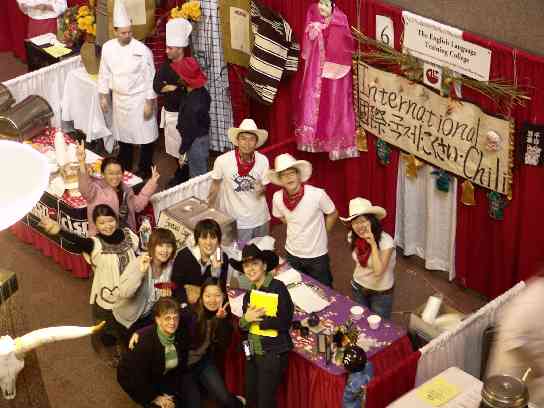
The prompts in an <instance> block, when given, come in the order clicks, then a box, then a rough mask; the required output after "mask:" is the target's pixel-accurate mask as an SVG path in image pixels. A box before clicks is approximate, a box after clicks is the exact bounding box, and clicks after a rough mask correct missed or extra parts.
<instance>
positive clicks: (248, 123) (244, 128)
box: [228, 119, 268, 149]
mask: <svg viewBox="0 0 544 408" xmlns="http://www.w3.org/2000/svg"><path fill="white" fill-rule="evenodd" d="M242 132H247V133H253V134H254V135H255V136H257V149H258V148H259V147H261V146H262V145H263V144H265V142H266V140H267V139H268V132H267V131H266V130H264V129H258V128H257V125H256V124H255V122H254V121H253V119H244V120H243V121H242V123H240V127H237V128H235V127H231V128H230V129H229V130H228V135H229V140H230V142H231V143H232V144H233V145H234V146H238V134H239V133H242Z"/></svg>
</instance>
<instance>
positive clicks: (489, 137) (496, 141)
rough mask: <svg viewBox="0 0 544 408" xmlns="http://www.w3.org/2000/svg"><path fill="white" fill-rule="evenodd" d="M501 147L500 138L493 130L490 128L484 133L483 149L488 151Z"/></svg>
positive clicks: (497, 149)
mask: <svg viewBox="0 0 544 408" xmlns="http://www.w3.org/2000/svg"><path fill="white" fill-rule="evenodd" d="M501 148H502V138H501V136H500V135H499V134H498V133H497V132H495V131H494V130H490V131H488V132H487V133H486V134H485V149H486V150H487V151H488V152H490V153H493V152H497V151H499V150H500V149H501Z"/></svg>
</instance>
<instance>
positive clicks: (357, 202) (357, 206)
mask: <svg viewBox="0 0 544 408" xmlns="http://www.w3.org/2000/svg"><path fill="white" fill-rule="evenodd" d="M366 214H374V215H375V216H376V218H377V219H379V220H381V219H384V218H385V216H386V215H387V211H385V209H383V208H382V207H379V206H377V205H372V203H371V202H370V201H368V200H367V199H366V198H362V197H355V198H353V199H351V200H350V202H349V217H346V218H342V217H340V219H341V220H342V221H343V222H346V223H349V222H351V221H352V220H353V219H354V218H357V217H358V216H360V215H366Z"/></svg>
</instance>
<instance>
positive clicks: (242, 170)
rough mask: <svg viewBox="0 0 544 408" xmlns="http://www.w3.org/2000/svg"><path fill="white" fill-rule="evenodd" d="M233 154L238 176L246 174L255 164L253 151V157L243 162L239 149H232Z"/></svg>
mask: <svg viewBox="0 0 544 408" xmlns="http://www.w3.org/2000/svg"><path fill="white" fill-rule="evenodd" d="M234 155H235V156H236V164H237V165H238V174H239V175H240V177H245V176H247V175H248V174H249V172H250V171H251V169H252V168H253V166H254V165H255V153H253V157H252V158H251V161H249V162H245V161H243V160H242V158H241V157H240V150H239V149H236V150H235V151H234Z"/></svg>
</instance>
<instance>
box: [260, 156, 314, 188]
mask: <svg viewBox="0 0 544 408" xmlns="http://www.w3.org/2000/svg"><path fill="white" fill-rule="evenodd" d="M290 168H295V169H297V170H298V173H299V174H300V181H301V182H302V183H304V182H306V181H308V179H309V178H310V177H311V176H312V164H311V163H310V162H309V161H306V160H297V159H295V158H294V157H293V156H291V155H290V154H289V153H283V154H280V155H279V156H276V158H275V159H274V169H270V170H268V172H267V174H266V176H267V178H268V180H270V182H271V183H274V184H275V185H277V186H282V185H283V184H282V183H281V181H280V176H279V174H280V173H281V172H282V171H284V170H287V169H290Z"/></svg>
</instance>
